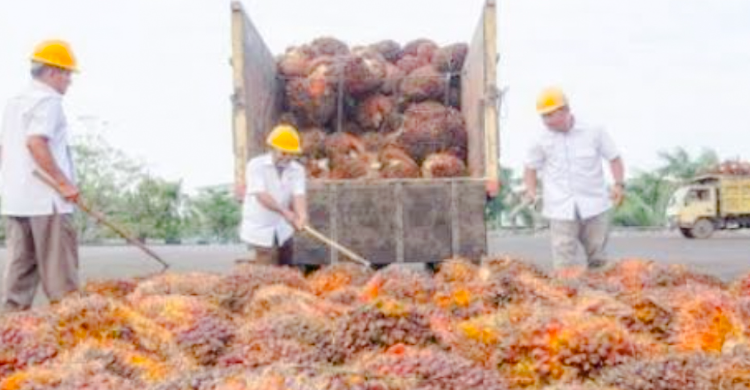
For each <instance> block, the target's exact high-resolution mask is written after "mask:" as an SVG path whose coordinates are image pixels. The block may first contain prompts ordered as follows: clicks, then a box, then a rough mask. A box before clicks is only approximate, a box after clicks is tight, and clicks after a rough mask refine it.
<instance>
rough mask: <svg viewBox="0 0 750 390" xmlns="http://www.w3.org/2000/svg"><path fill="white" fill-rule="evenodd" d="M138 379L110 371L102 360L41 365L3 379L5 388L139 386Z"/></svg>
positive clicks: (119, 389) (121, 389)
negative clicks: (135, 380)
mask: <svg viewBox="0 0 750 390" xmlns="http://www.w3.org/2000/svg"><path fill="white" fill-rule="evenodd" d="M141 388H142V387H141V386H139V384H138V383H134V382H131V381H129V380H127V379H125V378H123V377H120V376H118V375H115V374H113V373H111V372H109V371H107V370H106V369H105V368H104V367H103V366H102V365H101V364H96V363H92V364H71V365H64V366H38V367H33V368H30V369H28V370H24V371H19V372H16V373H15V374H13V375H11V376H9V377H7V378H5V379H4V380H0V389H2V390H38V389H39V390H41V389H44V390H81V389H97V390H137V389H141Z"/></svg>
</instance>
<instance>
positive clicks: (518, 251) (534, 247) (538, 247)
mask: <svg viewBox="0 0 750 390" xmlns="http://www.w3.org/2000/svg"><path fill="white" fill-rule="evenodd" d="M489 246H490V248H489V249H490V253H503V254H508V255H511V256H517V257H522V258H524V259H527V260H529V261H533V262H535V263H537V264H539V265H541V266H542V267H544V268H550V267H551V264H552V260H551V256H550V247H549V237H548V236H547V235H546V234H544V235H534V236H531V235H529V236H506V237H502V236H501V235H494V236H491V238H490V240H489ZM609 252H610V255H611V257H612V258H615V259H619V258H625V257H640V258H647V259H651V260H656V261H659V262H664V263H671V264H673V263H679V264H685V265H687V266H689V267H691V268H692V269H695V270H696V271H698V272H702V273H707V274H712V275H716V276H718V277H720V278H722V279H724V280H730V279H732V278H734V277H736V276H739V275H743V274H745V273H747V272H750V235H749V234H746V233H743V234H737V233H734V234H732V233H723V234H717V235H716V236H714V237H713V238H711V239H709V240H687V239H685V238H683V237H682V236H680V235H678V234H668V233H617V232H615V233H614V234H613V235H612V237H611V239H610V245H609ZM579 256H582V254H581V253H580V251H579Z"/></svg>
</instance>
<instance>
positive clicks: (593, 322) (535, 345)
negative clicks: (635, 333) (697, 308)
mask: <svg viewBox="0 0 750 390" xmlns="http://www.w3.org/2000/svg"><path fill="white" fill-rule="evenodd" d="M545 311H547V313H545ZM633 356H636V344H635V341H634V338H633V337H632V335H631V334H630V332H628V330H627V329H625V327H624V326H622V324H620V323H619V322H617V321H616V320H613V319H610V318H606V317H597V316H582V315H581V314H580V313H575V312H569V311H566V310H564V309H563V310H553V309H549V310H543V311H541V312H539V313H536V315H533V316H531V317H529V318H527V319H526V320H524V321H522V322H521V323H520V324H519V328H518V329H517V330H516V331H515V332H512V333H511V334H510V335H509V337H507V338H505V339H504V340H502V341H501V346H500V349H499V352H498V356H497V362H498V367H499V369H500V370H501V371H503V372H506V375H508V376H509V377H511V378H514V383H519V384H520V383H524V382H525V383H527V384H539V383H553V382H554V381H562V382H566V381H576V380H583V379H586V378H589V377H591V376H595V375H597V374H598V372H600V371H601V370H603V369H605V368H608V367H613V366H616V365H618V364H621V363H623V362H624V361H626V360H627V359H628V358H630V357H633Z"/></svg>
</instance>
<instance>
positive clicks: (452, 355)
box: [0, 258, 750, 390]
mask: <svg viewBox="0 0 750 390" xmlns="http://www.w3.org/2000/svg"><path fill="white" fill-rule="evenodd" d="M748 334H750V277H748V276H746V277H742V278H739V279H737V280H736V281H734V282H732V283H724V282H722V281H719V280H717V279H714V278H712V277H709V276H705V275H700V274H696V273H693V272H691V271H689V270H687V269H685V268H683V267H681V266H676V265H663V264H659V263H655V262H651V261H645V260H638V259H626V260H622V261H620V262H618V263H616V264H614V265H613V266H612V267H610V268H608V269H606V270H604V271H600V272H598V273H591V274H587V275H584V276H578V277H576V278H571V277H569V275H564V274H561V275H549V274H546V273H544V272H542V271H540V270H539V269H537V268H535V267H534V266H531V265H529V264H527V263H524V262H521V261H517V260H513V259H508V258H496V259H489V260H485V261H484V262H483V263H482V264H481V265H477V264H475V263H473V262H470V261H467V260H463V259H450V260H448V261H446V262H444V263H443V264H442V265H441V267H440V269H439V270H438V271H437V273H435V274H434V275H433V274H431V273H427V272H420V271H416V270H414V269H410V268H405V267H401V266H393V265H392V266H389V267H387V268H384V269H382V270H379V271H377V272H373V271H371V270H365V269H363V268H360V267H358V266H355V265H352V264H344V263H341V264H335V265H332V266H330V267H327V268H323V269H321V270H319V271H316V272H315V273H312V274H310V275H309V276H307V277H305V276H303V275H302V274H301V273H299V272H298V271H297V270H296V269H291V268H273V267H267V266H255V265H238V266H237V267H236V268H234V269H233V270H232V271H231V272H230V273H228V274H203V273H188V274H176V273H167V274H160V275H157V276H153V277H150V278H147V279H143V280H105V281H99V282H90V283H88V284H87V285H86V286H85V288H84V289H82V291H81V292H78V293H75V294H73V295H71V296H69V297H66V298H65V299H64V300H62V301H61V302H59V303H57V304H55V305H52V306H46V307H40V308H37V309H35V310H34V311H28V312H19V313H7V314H3V315H2V316H0V346H2V348H0V389H1V390H24V389H71V390H72V389H99V390H108V389H112V390H114V389H138V390H147V389H163V390H192V389H194V390H209V389H216V390H218V389H232V390H250V389H253V390H303V389H305V390H308V389H310V390H312V389H315V390H317V389H321V390H322V389H342V390H344V389H370V390H375V389H378V390H401V389H404V390H405V389H422V390H427V389H430V390H432V389H441V390H442V389H445V390H448V389H545V390H584V389H610V390H618V389H619V390H671V389H674V390H678V389H679V390H692V389H695V390H697V389H747V388H748V387H750V341H748Z"/></svg>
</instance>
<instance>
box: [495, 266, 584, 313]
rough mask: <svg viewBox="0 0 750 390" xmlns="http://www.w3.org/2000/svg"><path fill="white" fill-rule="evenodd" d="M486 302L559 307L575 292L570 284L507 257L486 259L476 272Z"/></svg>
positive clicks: (501, 304) (499, 304)
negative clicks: (485, 296)
mask: <svg viewBox="0 0 750 390" xmlns="http://www.w3.org/2000/svg"><path fill="white" fill-rule="evenodd" d="M480 278H481V279H482V280H483V282H484V283H486V284H487V287H486V288H487V294H488V299H489V300H490V301H491V302H492V303H493V304H494V305H496V306H503V305H505V304H509V303H522V302H525V303H540V304H545V305H560V304H564V303H566V302H569V301H570V299H571V298H572V297H574V296H575V295H576V293H577V290H576V289H575V288H574V287H573V286H570V285H567V284H565V283H561V282H560V281H558V280H555V279H552V278H550V277H549V276H547V275H545V274H544V273H543V272H541V271H540V270H539V269H537V268H535V267H534V266H533V265H531V264H527V263H524V262H521V261H518V260H515V259H511V258H496V259H489V260H487V261H485V262H484V264H483V265H482V268H481V270H480Z"/></svg>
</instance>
